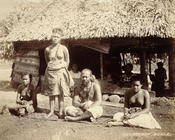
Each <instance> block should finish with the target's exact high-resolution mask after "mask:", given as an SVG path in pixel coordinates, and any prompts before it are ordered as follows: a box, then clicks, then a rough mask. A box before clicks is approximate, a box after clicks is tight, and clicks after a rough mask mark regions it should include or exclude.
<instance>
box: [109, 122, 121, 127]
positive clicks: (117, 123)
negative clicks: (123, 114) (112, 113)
mask: <svg viewBox="0 0 175 140" xmlns="http://www.w3.org/2000/svg"><path fill="white" fill-rule="evenodd" d="M121 125H123V122H108V124H107V127H112V126H121Z"/></svg>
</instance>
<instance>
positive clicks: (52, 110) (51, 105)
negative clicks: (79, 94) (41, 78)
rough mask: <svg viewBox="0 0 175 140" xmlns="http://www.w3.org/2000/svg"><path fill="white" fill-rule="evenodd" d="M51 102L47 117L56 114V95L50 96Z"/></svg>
mask: <svg viewBox="0 0 175 140" xmlns="http://www.w3.org/2000/svg"><path fill="white" fill-rule="evenodd" d="M49 104H50V113H49V114H48V115H47V118H49V117H51V116H52V115H53V114H54V106H55V96H49Z"/></svg>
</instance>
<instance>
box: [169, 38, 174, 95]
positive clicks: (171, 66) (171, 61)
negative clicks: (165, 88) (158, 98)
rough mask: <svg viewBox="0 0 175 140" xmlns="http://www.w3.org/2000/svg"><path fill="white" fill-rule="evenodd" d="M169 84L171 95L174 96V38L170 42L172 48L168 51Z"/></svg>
mask: <svg viewBox="0 0 175 140" xmlns="http://www.w3.org/2000/svg"><path fill="white" fill-rule="evenodd" d="M169 84H170V88H171V92H172V95H173V96H175V40H174V41H173V42H172V48H171V50H170V51H169Z"/></svg>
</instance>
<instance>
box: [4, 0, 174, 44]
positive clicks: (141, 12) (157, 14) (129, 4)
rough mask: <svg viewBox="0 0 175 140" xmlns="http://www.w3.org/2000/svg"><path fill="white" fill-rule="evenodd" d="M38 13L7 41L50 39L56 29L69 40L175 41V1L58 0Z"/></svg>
mask: <svg viewBox="0 0 175 140" xmlns="http://www.w3.org/2000/svg"><path fill="white" fill-rule="evenodd" d="M44 8H45V9H44ZM38 13H39V14H38ZM38 13H35V14H34V15H33V17H31V18H29V20H27V22H26V21H25V20H24V21H23V22H20V23H19V24H18V26H17V27H15V28H14V29H13V31H12V32H11V33H10V34H9V36H8V38H7V39H8V40H9V41H10V40H11V41H19V40H20V41H25V40H48V39H50V35H51V31H52V29H53V28H62V29H63V31H64V38H66V39H68V38H75V39H78V38H79V39H81V38H84V39H86V38H104V37H115V36H117V37H146V36H158V37H162V38H166V37H172V38H175V0H146V1H145V0H71V1H70V0H59V1H54V2H53V3H50V4H48V5H45V7H43V10H42V11H38Z"/></svg>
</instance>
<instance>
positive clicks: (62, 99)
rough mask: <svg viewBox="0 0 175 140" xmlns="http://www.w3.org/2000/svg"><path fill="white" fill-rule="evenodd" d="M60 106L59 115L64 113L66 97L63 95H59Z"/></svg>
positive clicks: (61, 115)
mask: <svg viewBox="0 0 175 140" xmlns="http://www.w3.org/2000/svg"><path fill="white" fill-rule="evenodd" d="M58 108H59V114H58V115H59V117H63V115H64V97H63V95H59V96H58Z"/></svg>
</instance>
